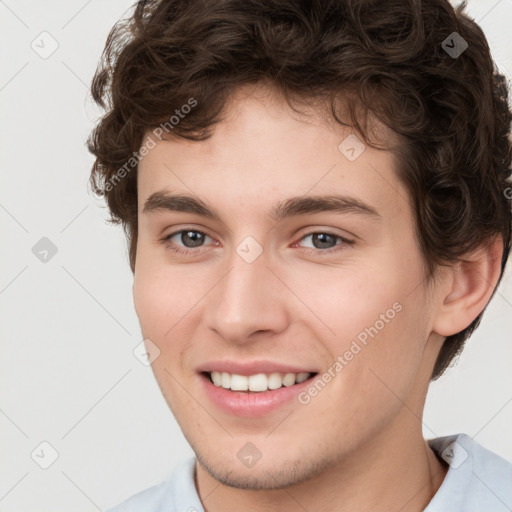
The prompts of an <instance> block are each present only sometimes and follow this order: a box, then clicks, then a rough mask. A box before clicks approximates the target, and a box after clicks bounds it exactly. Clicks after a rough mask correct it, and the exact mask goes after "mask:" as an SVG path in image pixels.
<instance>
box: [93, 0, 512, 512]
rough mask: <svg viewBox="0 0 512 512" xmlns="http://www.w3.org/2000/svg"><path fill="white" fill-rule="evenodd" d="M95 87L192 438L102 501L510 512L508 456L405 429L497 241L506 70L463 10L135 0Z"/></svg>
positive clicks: (456, 335)
mask: <svg viewBox="0 0 512 512" xmlns="http://www.w3.org/2000/svg"><path fill="white" fill-rule="evenodd" d="M92 91H93V95H94V97H95V99H96V101H97V102H98V103H99V104H100V105H102V106H103V107H105V108H106V109H107V112H106V115H105V117H104V118H103V119H102V120H101V121H100V123H99V124H98V126H97V127H96V129H95V131H94V133H93V134H92V136H91V139H90V141H89V147H90V150H91V151H92V153H93V154H94V155H95V156H96V162H95V164H94V168H93V173H92V184H93V185H94V188H95V191H96V192H97V193H99V194H102V195H104V196H105V198H106V201H107V204H108V206H109V208H110V211H111V214H112V219H113V220H114V221H116V222H121V223H122V224H123V226H124V228H125V231H126V233H127V236H128V242H129V246H130V263H131V268H132V271H133V272H134V287H133V293H134V302H135V308H136V312H137V315H138V318H139V321H140V325H141V330H142V333H143V336H144V338H145V343H146V347H147V350H148V353H149V354H150V358H151V354H152V353H157V352H158V353H159V354H160V355H159V356H158V357H156V358H154V360H153V362H152V367H153V371H154V374H155V377H156V379H157V382H158V384H159V386H160V388H161V391H162V393H163V395H164V397H165V399H166V401H167V403H168V405H169V407H170V408H171V410H172V412H173V413H174V415H175V417H176V419H177V421H178V423H179V425H180V427H181V428H182V430H183V433H184V435H185V436H186V438H187V440H188V441H189V443H190V445H191V446H192V448H193V450H194V452H195V455H196V459H194V460H190V461H186V462H184V463H183V464H182V465H181V466H179V467H178V468H176V470H175V472H174V473H173V475H172V476H171V477H170V478H169V479H168V480H167V481H165V482H162V483H161V484H159V485H156V486H154V487H152V488H150V489H148V490H146V491H143V492H142V493H138V494H137V495H136V496H134V497H132V498H130V499H128V500H127V501H125V502H124V503H123V504H121V505H119V506H118V507H116V508H114V509H113V511H115V512H121V511H139V510H140V511H145V512H156V511H164V510H165V511H185V510H188V511H194V510H196V511H200V510H205V511H208V512H217V511H221V510H222V511H240V510H244V511H245V510H251V511H260V510H261V511H263V510H265V511H269V510H270V511H272V510H280V511H282V510H290V511H291V510H307V511H311V512H313V511H340V512H343V511H349V510H350V511H353V510H358V511H370V510H372V511H373V510H379V511H398V510H400V511H402V512H416V511H421V510H426V511H428V512H437V511H446V510H450V511H452V512H455V511H464V512H469V511H476V510H486V511H491V510H492V511H494V512H497V511H505V510H511V508H512V492H511V486H510V481H511V477H512V465H511V464H509V463H508V462H506V461H505V460H504V459H501V458H500V457H498V456H497V455H495V454H493V453H491V452H489V451H487V450H486V449H484V448H483V447H482V446H480V445H478V444H477V443H476V442H475V441H473V440H472V439H471V438H470V437H468V436H466V435H463V434H460V435H454V436H449V437H446V438H438V439H434V440H430V441H426V440H424V439H423V435H422V421H421V418H422V413H423V406H424V402H425V397H426V393H427V390H428V385H429V382H430V381H431V380H433V379H435V378H437V377H439V376H440V375H441V374H442V373H443V372H444V371H445V369H446V368H447V367H448V365H449V363H450V362H451V361H452V360H453V358H454V357H455V356H456V355H457V354H458V353H459V352H460V350H461V349H462V346H463V344H464V342H465V340H466V339H467V338H468V337H469V335H470V334H471V333H472V332H473V330H474V329H475V328H476V326H477V325H478V323H479V322H480V319H481V316H482V313H483V311H484V309H485V307H486V306H487V304H488V302H489V300H490V299H491V297H492V295H493V293H494V291H495V289H496V286H497V285H498V283H499V282H500V279H501V277H502V275H503V271H504V268H505V264H506V262H507V259H508V254H509V252H510V245H511V224H512V218H511V209H510V204H511V201H510V199H511V195H512V194H510V193H509V192H510V190H512V189H511V188H510V187H511V183H510V175H511V154H512V151H511V145H510V140H509V139H508V134H509V131H510V121H511V113H510V110H509V108H508V104H507V89H506V85H505V81H504V78H503V77H502V76H501V75H499V74H498V73H497V72H495V70H494V68H493V62H492V59H491V56H490V54H489V49H488V45H487V42H486V40H485V37H484V35H483V33H482V31H481V30H480V28H479V27H478V26H477V25H476V24H475V23H474V22H473V21H472V20H470V19H469V18H468V17H467V15H465V14H464V12H463V8H459V9H458V10H456V11H454V9H453V8H452V7H451V6H450V4H449V3H448V2H447V1H444V0H432V1H430V2H420V1H418V0H394V1H392V2H380V1H377V0H367V1H355V0H336V1H334V0H333V1H329V0H323V1H320V0H318V1H311V2H296V1H292V0H289V1H277V0H276V1H270V0H267V1H264V0H260V1H256V0H246V1H244V2H239V1H233V0H222V1H215V2H213V1H206V2H194V1H192V2H181V1H177V0H176V1H171V0H168V1H153V2H140V3H139V4H138V5H137V6H136V9H135V11H134V14H133V17H132V18H131V19H130V20H128V22H127V23H125V24H121V25H118V26H116V27H115V28H114V29H113V32H112V34H111V36H110V37H109V40H108V42H107V46H106V49H105V53H104V60H103V62H102V64H101V65H100V67H99V69H98V71H97V74H96V76H95V78H94V80H93V86H92Z"/></svg>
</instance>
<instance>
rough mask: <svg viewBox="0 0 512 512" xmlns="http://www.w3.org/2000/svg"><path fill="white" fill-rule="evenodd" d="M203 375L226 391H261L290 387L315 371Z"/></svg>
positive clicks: (213, 373) (300, 382)
mask: <svg viewBox="0 0 512 512" xmlns="http://www.w3.org/2000/svg"><path fill="white" fill-rule="evenodd" d="M203 375H204V376H205V377H206V378H207V379H208V380H209V381H210V382H211V383H212V384H213V385H215V386H217V387H221V388H224V389H226V390H228V391H242V392H243V391H245V392H248V393H249V392H254V393H262V392H265V391H274V390H276V389H280V388H282V387H291V386H294V385H296V384H302V383H303V382H305V381H307V380H309V379H312V378H313V377H315V375H317V373H316V372H301V373H277V372H275V373H269V374H266V373H257V374H255V375H238V374H235V373H228V372H218V371H212V372H203Z"/></svg>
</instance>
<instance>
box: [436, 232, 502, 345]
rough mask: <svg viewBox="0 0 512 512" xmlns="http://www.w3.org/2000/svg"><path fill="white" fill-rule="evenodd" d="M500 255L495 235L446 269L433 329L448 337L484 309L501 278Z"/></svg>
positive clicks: (460, 329)
mask: <svg viewBox="0 0 512 512" xmlns="http://www.w3.org/2000/svg"><path fill="white" fill-rule="evenodd" d="M502 254H503V240H502V239H501V237H499V236H497V237H495V238H494V239H492V240H491V241H490V242H489V244H488V245H485V246H482V247H480V248H479V249H477V250H475V251H474V252H472V253H469V254H467V255H466V256H465V258H464V260H465V261H463V262H461V263H458V264H456V265H455V266H454V267H452V268H450V269H449V270H448V271H447V273H446V276H445V279H446V283H447V285H446V287H445V291H443V293H442V294H441V295H439V297H438V299H439V305H438V308H437V315H436V317H435V320H434V323H433V327H432V330H433V331H434V332H436V333H437V334H440V335H441V336H451V335H453V334H456V333H458V332H460V331H463V330H464V329H465V328H466V327H468V326H469V325H470V324H471V322H473V320H474V319H475V318H476V317H477V316H478V315H479V314H480V313H481V312H482V311H483V310H484V309H485V307H486V305H487V303H488V302H489V300H490V298H491V296H492V294H493V292H494V289H495V287H496V284H497V282H498V279H499V277H500V272H501V257H502ZM446 290H448V291H447V292H446Z"/></svg>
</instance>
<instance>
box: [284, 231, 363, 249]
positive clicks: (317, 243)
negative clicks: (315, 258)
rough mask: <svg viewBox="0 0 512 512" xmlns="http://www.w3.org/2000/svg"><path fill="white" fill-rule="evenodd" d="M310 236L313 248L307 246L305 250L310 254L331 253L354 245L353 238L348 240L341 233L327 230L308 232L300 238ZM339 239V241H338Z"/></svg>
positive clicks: (303, 238)
mask: <svg viewBox="0 0 512 512" xmlns="http://www.w3.org/2000/svg"><path fill="white" fill-rule="evenodd" d="M308 238H309V239H310V240H311V245H310V247H313V250H311V249H308V248H306V251H305V252H306V253H308V254H326V253H327V254H331V253H333V252H339V251H343V250H345V249H346V248H347V245H352V244H353V243H354V241H353V240H348V239H346V238H344V237H342V236H340V235H336V234H334V233H329V232H326V231H315V232H313V233H308V234H307V235H305V236H303V237H302V238H301V239H300V240H301V241H303V240H306V239H308ZM338 241H339V243H337V242H338ZM298 243H299V242H298ZM294 245H297V244H294ZM336 247H337V248H336Z"/></svg>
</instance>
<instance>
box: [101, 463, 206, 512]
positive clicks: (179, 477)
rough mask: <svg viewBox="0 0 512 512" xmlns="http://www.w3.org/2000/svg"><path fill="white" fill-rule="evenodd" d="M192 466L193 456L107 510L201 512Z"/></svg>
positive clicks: (121, 511)
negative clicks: (163, 478)
mask: <svg viewBox="0 0 512 512" xmlns="http://www.w3.org/2000/svg"><path fill="white" fill-rule="evenodd" d="M194 467H195V459H194V458H190V459H187V460H184V461H182V462H181V463H180V464H178V466H176V468H175V469H174V471H173V472H172V474H171V475H170V476H169V478H167V479H166V480H164V481H163V482H160V483H158V484H157V485H154V486H152V487H149V488H148V489H145V490H143V491H140V492H138V493H137V494H134V495H133V496H131V497H129V498H127V499H126V500H124V501H123V502H121V503H120V504H119V505H116V506H115V507H114V508H111V509H109V510H108V511H107V512H174V511H176V512H178V511H179V512H203V508H202V506H201V502H200V500H199V496H198V495H197V491H196V488H195V484H194Z"/></svg>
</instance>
